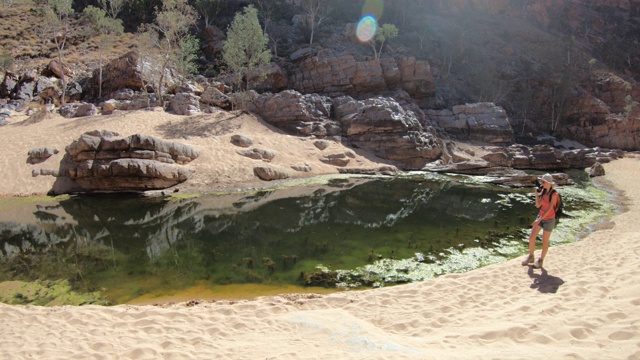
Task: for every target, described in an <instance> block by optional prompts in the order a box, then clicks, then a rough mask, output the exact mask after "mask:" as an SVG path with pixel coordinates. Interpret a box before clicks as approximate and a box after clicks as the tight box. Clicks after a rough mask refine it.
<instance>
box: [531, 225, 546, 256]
mask: <svg viewBox="0 0 640 360" xmlns="http://www.w3.org/2000/svg"><path fill="white" fill-rule="evenodd" d="M540 230H542V227H541V226H540V225H533V227H532V228H531V235H529V254H531V255H533V253H534V252H535V251H536V238H537V237H538V234H539V233H540ZM546 233H547V232H546V231H545V232H543V244H544V234H546ZM547 245H549V237H547ZM545 253H546V251H544V250H543V253H542V254H543V255H542V257H544V254H545Z"/></svg>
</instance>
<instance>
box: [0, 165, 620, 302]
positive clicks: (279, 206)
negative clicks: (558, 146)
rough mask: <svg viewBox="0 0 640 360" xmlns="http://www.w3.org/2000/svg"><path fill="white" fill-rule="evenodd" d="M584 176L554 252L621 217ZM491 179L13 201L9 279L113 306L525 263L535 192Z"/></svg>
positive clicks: (6, 224)
mask: <svg viewBox="0 0 640 360" xmlns="http://www.w3.org/2000/svg"><path fill="white" fill-rule="evenodd" d="M575 178H576V180H577V182H578V184H577V185H575V186H571V187H566V188H564V189H561V191H562V194H563V197H564V199H565V209H566V211H567V212H568V213H569V214H572V215H573V216H574V218H569V219H566V220H563V221H562V224H561V225H560V226H559V227H558V229H557V230H556V232H554V237H553V238H552V240H553V241H554V242H555V243H559V242H566V241H575V240H576V239H577V238H578V237H579V234H580V233H584V232H585V231H589V228H588V226H589V225H591V224H593V223H594V222H597V221H598V219H600V218H602V217H603V216H605V215H608V214H611V212H612V211H613V210H612V207H611V205H608V201H604V200H603V199H605V197H606V193H604V192H603V191H600V190H597V189H595V188H593V186H592V185H591V182H590V181H589V180H588V179H585V178H584V177H582V176H581V175H580V174H576V175H575ZM480 180H481V179H479V178H468V177H455V178H454V177H446V176H434V175H428V177H427V176H425V175H416V176H408V177H405V178H396V179H392V180H389V179H387V180H385V179H371V178H357V179H334V180H332V181H330V182H328V183H325V184H322V185H307V186H297V187H294V188H287V189H280V190H273V191H263V192H258V193H252V194H246V193H245V194H229V195H217V196H213V195H203V196H199V197H194V198H183V199H179V198H149V197H133V196H77V197H71V198H66V199H59V200H55V199H9V200H5V201H4V202H3V203H1V204H0V250H1V252H2V253H1V260H0V267H1V270H2V274H1V275H0V281H3V282H7V281H10V280H22V281H30V282H33V281H34V280H40V281H47V280H51V281H59V280H67V281H68V282H69V284H70V287H71V289H72V290H74V291H77V292H79V293H89V292H96V293H97V294H98V296H100V297H102V298H104V299H106V301H108V302H109V303H111V304H116V303H125V302H136V301H153V300H154V299H163V298H167V297H177V298H181V297H188V298H198V297H225V296H229V297H248V296H257V295H262V294H267V293H268V294H272V293H274V292H276V293H277V292H279V291H281V292H292V291H305V289H304V287H305V286H306V285H308V284H305V280H309V279H312V278H315V279H317V277H311V276H310V275H309V274H313V273H315V274H318V273H319V274H323V273H329V270H346V271H344V272H342V271H340V272H338V273H337V274H339V279H338V283H339V284H338V285H339V286H342V287H357V285H358V284H362V285H364V286H381V285H385V284H393V283H402V282H407V281H415V280H421V279H425V278H429V277H433V276H437V275H438V274H442V273H446V272H457V271H466V270H470V269H473V268H477V267H479V266H483V265H486V264H490V263H495V262H500V261H504V260H506V259H509V258H513V257H514V256H519V255H521V254H523V253H524V252H525V251H526V250H525V249H526V241H525V239H526V237H527V234H528V230H529V226H530V223H531V221H532V220H533V219H534V218H535V209H534V206H533V202H532V197H531V196H530V193H531V189H524V190H516V189H508V188H502V187H496V186H489V185H485V184H482V183H481V182H480ZM323 271H324V272H323ZM335 275H336V273H333V276H335ZM321 284H322V281H319V282H318V284H314V285H321ZM317 290H318V289H317V288H311V289H308V288H307V289H306V291H317ZM20 296H21V297H25V296H24V294H21V295H20ZM13 300H16V302H19V301H18V300H21V298H20V299H13Z"/></svg>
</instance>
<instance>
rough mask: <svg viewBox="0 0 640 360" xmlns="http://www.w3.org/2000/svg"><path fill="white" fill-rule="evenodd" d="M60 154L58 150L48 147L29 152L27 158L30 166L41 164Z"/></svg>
mask: <svg viewBox="0 0 640 360" xmlns="http://www.w3.org/2000/svg"><path fill="white" fill-rule="evenodd" d="M58 152H59V151H58V149H54V148H47V147H45V148H36V149H32V150H29V152H28V153H27V156H28V157H27V163H29V164H38V163H41V162H43V161H46V160H47V159H48V158H50V157H51V156H53V155H55V154H57V153H58Z"/></svg>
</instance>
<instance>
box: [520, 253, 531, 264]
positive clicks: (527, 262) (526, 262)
mask: <svg viewBox="0 0 640 360" xmlns="http://www.w3.org/2000/svg"><path fill="white" fill-rule="evenodd" d="M529 264H533V254H529V256H527V258H526V259H524V261H523V262H522V266H527V265H529Z"/></svg>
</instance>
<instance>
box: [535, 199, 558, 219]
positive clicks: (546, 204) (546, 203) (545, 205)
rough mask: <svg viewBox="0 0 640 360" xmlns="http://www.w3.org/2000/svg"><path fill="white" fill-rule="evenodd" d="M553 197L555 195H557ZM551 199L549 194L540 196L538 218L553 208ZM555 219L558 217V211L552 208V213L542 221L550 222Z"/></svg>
mask: <svg viewBox="0 0 640 360" xmlns="http://www.w3.org/2000/svg"><path fill="white" fill-rule="evenodd" d="M553 195H555V193H554V194H553ZM553 195H552V196H553ZM551 199H552V197H551V196H549V194H548V193H547V192H543V193H542V195H541V196H540V212H539V213H538V216H542V215H544V213H545V212H547V209H549V208H550V207H551ZM555 217H556V211H555V209H553V208H551V211H549V213H548V214H547V216H546V217H545V218H543V219H542V220H550V219H553V218H555Z"/></svg>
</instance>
